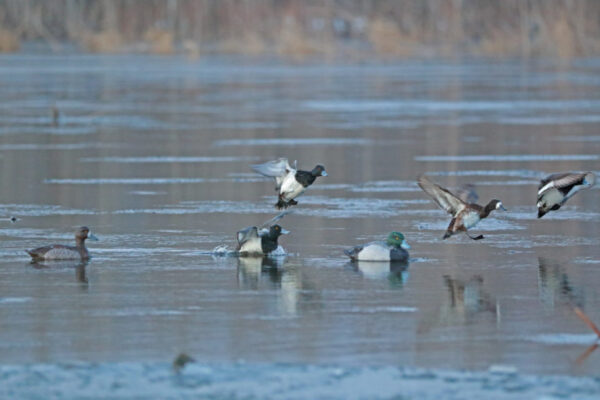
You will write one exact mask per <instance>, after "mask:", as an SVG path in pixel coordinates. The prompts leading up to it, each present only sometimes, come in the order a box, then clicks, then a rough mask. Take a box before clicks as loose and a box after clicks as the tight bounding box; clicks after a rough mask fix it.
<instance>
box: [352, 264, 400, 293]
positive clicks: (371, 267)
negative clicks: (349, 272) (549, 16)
mask: <svg viewBox="0 0 600 400" xmlns="http://www.w3.org/2000/svg"><path fill="white" fill-rule="evenodd" d="M348 265H350V266H351V267H352V268H354V269H356V270H357V271H359V272H360V273H361V274H362V276H364V277H365V278H369V279H387V280H388V281H389V283H390V285H391V286H395V287H402V286H403V285H405V284H406V282H407V281H408V278H409V277H410V273H409V272H408V263H407V262H406V263H402V262H385V261H355V262H349V263H348Z"/></svg>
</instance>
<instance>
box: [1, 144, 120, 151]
mask: <svg viewBox="0 0 600 400" xmlns="http://www.w3.org/2000/svg"><path fill="white" fill-rule="evenodd" d="M115 147H119V148H122V147H123V145H122V144H116V143H93V142H92V143H57V144H33V143H32V144H27V143H23V144H3V145H0V150H15V151H16V150H84V149H100V148H102V149H109V148H115Z"/></svg>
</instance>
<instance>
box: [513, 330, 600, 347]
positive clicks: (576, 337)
mask: <svg viewBox="0 0 600 400" xmlns="http://www.w3.org/2000/svg"><path fill="white" fill-rule="evenodd" d="M521 339H522V340H526V341H530V342H536V343H543V344H549V345H563V344H578V345H579V344H581V345H591V344H594V343H598V341H599V340H600V339H598V336H596V335H594V334H593V333H592V334H589V333H588V334H575V333H548V334H540V335H531V336H523V337H521Z"/></svg>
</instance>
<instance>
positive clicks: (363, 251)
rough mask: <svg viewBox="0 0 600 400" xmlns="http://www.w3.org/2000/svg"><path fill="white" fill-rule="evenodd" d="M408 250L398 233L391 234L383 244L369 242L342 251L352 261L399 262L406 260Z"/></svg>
mask: <svg viewBox="0 0 600 400" xmlns="http://www.w3.org/2000/svg"><path fill="white" fill-rule="evenodd" d="M408 249H410V246H409V245H408V243H406V240H405V239H404V235H403V234H401V233H400V232H392V233H390V234H389V235H388V237H387V239H386V241H385V242H383V241H378V242H371V243H367V244H365V245H363V246H355V247H353V248H351V249H348V250H344V253H346V255H347V256H348V257H350V259H351V260H352V261H400V262H406V261H407V260H408V251H407V250H408Z"/></svg>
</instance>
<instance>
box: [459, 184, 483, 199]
mask: <svg viewBox="0 0 600 400" xmlns="http://www.w3.org/2000/svg"><path fill="white" fill-rule="evenodd" d="M456 196H457V197H458V198H459V199H461V200H462V201H464V202H465V203H467V204H471V203H477V200H479V195H478V194H477V191H476V190H475V185H473V184H472V183H466V184H464V185H462V186H461V187H460V188H458V190H457V191H456Z"/></svg>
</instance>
